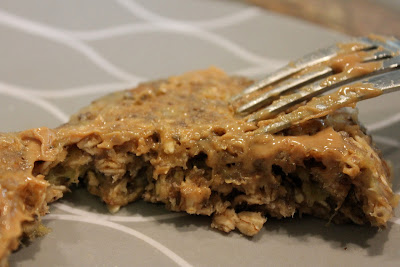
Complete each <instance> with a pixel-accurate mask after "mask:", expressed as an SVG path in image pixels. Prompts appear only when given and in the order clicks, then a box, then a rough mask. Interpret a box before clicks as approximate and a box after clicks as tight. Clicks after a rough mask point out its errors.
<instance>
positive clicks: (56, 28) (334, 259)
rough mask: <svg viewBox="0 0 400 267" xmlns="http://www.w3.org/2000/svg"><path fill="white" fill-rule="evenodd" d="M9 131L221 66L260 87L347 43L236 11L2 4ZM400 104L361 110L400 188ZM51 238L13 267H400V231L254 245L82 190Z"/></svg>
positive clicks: (234, 7) (69, 200) (276, 238)
mask: <svg viewBox="0 0 400 267" xmlns="http://www.w3.org/2000/svg"><path fill="white" fill-rule="evenodd" d="M0 36H1V42H0V58H1V60H0V94H1V98H0V118H1V122H2V123H1V126H0V130H1V131H17V130H22V129H26V128H30V127H39V126H48V127H54V126H56V125H58V124H60V123H62V122H64V121H66V120H67V118H68V116H69V115H70V114H72V113H73V112H76V111H77V110H78V108H80V107H82V106H84V105H87V104H89V103H90V101H91V100H93V99H95V98H97V97H99V96H101V95H103V94H106V93H107V92H111V91H115V90H121V89H124V88H128V87H131V86H133V85H135V84H137V82H139V81H142V80H150V79H156V78H160V77H165V76H169V75H172V74H179V73H182V72H185V71H188V70H193V69H199V68H206V67H208V66H210V65H216V66H218V67H220V68H222V69H224V70H226V71H227V72H229V73H231V74H243V75H248V76H252V77H261V76H262V74H264V73H267V72H268V71H271V70H272V69H275V68H276V67H279V66H281V65H283V64H285V63H286V62H287V61H289V60H291V59H293V58H295V57H299V56H301V55H303V54H304V53H306V52H309V51H312V50H314V49H316V48H318V47H323V46H325V45H328V44H331V43H333V42H336V41H339V40H342V39H343V38H344V36H342V35H340V34H338V33H334V32H329V31H327V30H325V29H321V28H318V27H315V26H313V25H310V24H306V23H304V22H301V21H298V20H294V19H290V18H287V17H282V16H278V15H275V14H272V13H268V12H266V11H263V10H261V9H258V8H255V7H250V6H247V5H245V4H242V3H241V2H239V1H204V0H169V1H165V0H146V1H145V0H135V1H128V0H116V1H106V0H101V1H100V0H92V1H81V0H69V1H54V0H46V1H45V0H42V1H24V3H22V1H14V0H8V1H6V0H3V1H1V4H0ZM399 102H400V94H399V93H397V94H391V95H387V96H383V97H380V98H377V99H372V100H369V101H366V102H363V103H361V104H360V105H359V108H360V116H361V120H362V121H363V123H364V124H365V125H367V127H368V128H369V129H370V130H371V132H372V133H373V135H374V137H375V140H376V142H377V143H378V145H379V146H380V147H381V149H382V150H383V152H384V154H385V156H386V158H387V159H389V160H391V161H392V162H393V163H395V164H394V170H395V181H394V188H395V190H396V191H399V189H400V183H399V178H400V172H399V165H398V164H396V163H398V162H400V135H399V132H400V105H399V104H398V103H399ZM44 223H45V224H46V225H47V226H49V227H50V228H51V229H52V232H51V233H49V234H48V235H46V236H45V237H43V238H39V239H38V240H35V241H34V242H33V243H32V244H29V245H28V246H26V247H23V248H21V249H20V250H19V251H18V252H16V253H14V254H13V255H12V256H11V258H10V261H11V266H135V265H136V266H146V265H163V266H176V265H186V266H188V265H195V266H210V265H219V266H232V265H270V266H275V265H282V266H292V265H293V266H294V265H296V266H333V265H336V266H337V265H341V266H354V265H359V266H376V265H377V264H379V265H381V266H382V265H393V266H395V265H397V266H398V265H399V263H400V249H399V247H400V235H399V231H400V225H399V223H400V221H399V220H398V219H396V218H395V219H393V220H392V222H390V223H389V225H388V228H387V229H386V230H384V231H377V230H375V229H371V228H368V227H359V226H354V225H339V226H338V225H331V226H329V227H327V226H325V222H324V221H320V220H317V219H313V218H304V219H301V220H299V219H287V220H281V221H278V220H269V221H268V222H267V223H266V225H265V227H264V228H263V229H262V231H261V232H260V233H259V235H257V236H256V237H254V238H246V237H244V236H241V235H240V234H238V233H231V234H221V233H220V232H217V231H214V230H212V229H211V228H210V227H209V224H210V219H209V218H207V217H202V216H189V215H184V214H178V213H170V212H167V211H165V210H164V208H163V207H162V206H158V205H152V204H147V203H143V202H137V203H133V204H131V205H129V206H127V207H125V208H123V209H122V210H121V211H120V212H119V213H118V214H116V215H114V216H111V215H110V214H109V213H108V212H107V210H106V209H105V207H104V206H103V204H101V203H100V201H98V199H97V198H95V197H93V196H90V195H88V194H87V193H86V192H85V191H84V190H82V189H79V190H76V191H75V192H74V193H72V194H69V195H67V196H66V197H65V198H64V199H63V200H62V201H60V202H59V203H56V204H54V205H52V207H51V214H50V215H48V216H46V217H44ZM396 263H397V264H396Z"/></svg>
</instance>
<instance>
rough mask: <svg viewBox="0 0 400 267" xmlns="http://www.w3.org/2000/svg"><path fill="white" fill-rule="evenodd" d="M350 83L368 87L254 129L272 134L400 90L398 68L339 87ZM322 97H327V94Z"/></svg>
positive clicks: (399, 70) (345, 86) (399, 71)
mask: <svg viewBox="0 0 400 267" xmlns="http://www.w3.org/2000/svg"><path fill="white" fill-rule="evenodd" d="M352 85H353V86H354V87H355V88H357V87H358V88H362V87H364V86H367V88H368V89H367V90H365V89H364V90H360V91H358V92H357V91H353V92H351V93H347V92H344V93H343V94H341V95H340V99H339V100H338V101H325V102H324V105H318V104H317V105H313V108H307V109H305V111H303V112H296V111H294V112H292V113H288V114H284V115H283V116H281V117H279V118H275V119H272V120H270V121H269V122H267V123H266V125H264V126H263V127H261V128H259V129H258V130H256V132H257V133H271V134H273V133H276V132H279V131H282V130H284V129H286V128H289V127H290V126H292V125H295V124H298V123H300V122H304V121H305V120H306V119H315V118H319V117H322V116H325V115H326V113H327V112H329V111H332V110H337V109H339V108H342V107H346V106H350V105H352V104H354V103H355V102H357V101H360V100H364V99H368V98H373V97H376V96H378V95H380V94H381V93H389V92H393V91H400V69H396V70H393V71H391V72H389V73H380V74H377V75H374V76H372V77H369V78H367V79H363V80H361V82H354V83H352V84H348V85H344V86H342V87H341V88H340V89H344V90H345V89H346V88H350V86H352ZM371 88H372V89H371ZM340 89H339V90H340ZM378 90H380V91H381V92H379V91H378ZM322 97H326V98H328V97H329V95H327V96H322ZM315 110H317V111H315Z"/></svg>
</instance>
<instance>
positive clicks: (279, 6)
mask: <svg viewBox="0 0 400 267" xmlns="http://www.w3.org/2000/svg"><path fill="white" fill-rule="evenodd" d="M246 1H247V2H249V3H252V4H256V5H259V6H262V7H264V8H267V9H269V10H272V11H275V12H279V13H282V14H286V15H290V16H294V17H298V18H301V19H305V20H308V21H311V22H313V23H317V24H320V25H322V26H325V27H328V28H331V29H334V30H337V31H340V32H343V33H346V34H349V35H355V36H359V35H366V34H369V33H376V34H385V35H394V36H400V16H399V15H400V1H399V0H246Z"/></svg>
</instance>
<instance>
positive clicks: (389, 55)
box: [231, 35, 400, 133]
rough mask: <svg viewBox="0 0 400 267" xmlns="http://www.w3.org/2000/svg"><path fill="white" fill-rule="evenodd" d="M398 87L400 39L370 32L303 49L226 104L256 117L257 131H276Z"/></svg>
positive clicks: (251, 120) (252, 118)
mask: <svg viewBox="0 0 400 267" xmlns="http://www.w3.org/2000/svg"><path fill="white" fill-rule="evenodd" d="M333 89H338V90H337V91H336V92H335V93H332V94H330V95H323V96H320V95H322V94H324V93H326V92H328V91H330V90H333ZM399 90H400V41H399V40H397V39H396V38H393V37H382V36H375V35H371V36H368V37H360V38H355V39H351V40H348V41H346V42H342V43H340V44H335V45H332V46H329V47H326V48H323V49H320V50H317V51H315V52H313V53H311V54H308V55H305V56H303V57H302V58H300V59H297V60H295V61H293V62H291V63H289V64H288V65H286V66H285V67H283V68H281V69H278V70H276V71H274V72H273V73H271V74H269V75H267V76H266V77H265V78H264V79H262V80H260V81H258V82H256V83H254V84H252V85H251V86H249V87H248V88H246V89H245V90H243V91H242V92H241V93H239V94H237V95H235V96H234V97H233V98H232V99H231V104H232V105H233V107H234V110H235V112H236V114H238V115H243V116H245V119H246V120H247V121H249V122H256V123H258V126H260V127H259V128H258V130H256V132H258V133H276V132H279V131H282V130H284V129H287V128H289V127H290V126H292V125H296V124H299V123H302V122H304V121H307V120H309V119H312V118H318V117H322V116H325V115H327V114H328V113H329V112H330V111H333V110H336V109H339V108H342V107H345V106H352V105H354V104H355V103H356V102H358V101H360V100H364V99H368V98H372V97H376V96H378V95H381V94H383V93H389V92H394V91H399ZM303 102H304V104H301V103H303Z"/></svg>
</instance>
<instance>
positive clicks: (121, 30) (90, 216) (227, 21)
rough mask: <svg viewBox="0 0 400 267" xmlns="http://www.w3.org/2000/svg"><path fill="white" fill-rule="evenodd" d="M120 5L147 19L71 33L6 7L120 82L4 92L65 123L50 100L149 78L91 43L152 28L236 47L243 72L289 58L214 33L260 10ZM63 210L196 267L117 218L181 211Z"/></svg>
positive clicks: (1, 17) (11, 21) (29, 28)
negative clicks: (195, 11)
mask: <svg viewBox="0 0 400 267" xmlns="http://www.w3.org/2000/svg"><path fill="white" fill-rule="evenodd" d="M115 1H116V3H118V4H119V5H120V6H122V7H124V8H125V9H127V10H129V11H130V12H131V13H132V15H134V16H135V17H138V18H140V19H142V20H144V22H142V23H134V24H126V25H119V26H115V27H109V28H104V29H97V30H91V31H69V30H65V29H59V28H56V27H53V26H50V25H45V24H43V23H39V22H35V21H32V20H28V19H26V18H22V17H19V16H16V15H14V14H11V13H8V12H6V11H3V10H0V24H2V25H5V26H8V27H11V28H14V29H16V30H19V31H22V32H25V33H27V34H30V35H36V36H39V37H41V38H45V39H47V40H49V41H53V42H57V43H59V44H61V45H64V46H68V47H69V48H71V49H73V50H75V51H76V52H78V53H80V54H81V55H82V56H84V57H85V58H87V59H89V60H90V61H91V62H92V63H93V64H94V65H95V66H96V67H98V68H100V69H102V70H103V71H105V72H106V73H108V74H110V75H112V76H113V77H115V78H116V79H117V80H118V82H115V83H109V84H94V85H85V86H81V87H76V88H62V89H60V88H61V86H60V88H58V89H57V88H56V89H55V90H40V89H37V88H25V87H21V86H16V85H11V84H7V83H4V82H0V94H3V95H8V96H11V97H14V98H18V99H20V100H23V101H26V102H28V103H30V104H33V105H37V106H39V107H41V108H42V109H43V110H45V111H47V112H49V113H50V114H53V115H54V116H55V117H56V118H57V119H59V120H60V122H65V121H67V119H68V116H67V114H65V113H63V112H62V111H61V110H60V109H59V108H58V107H56V106H54V105H53V104H52V103H51V102H49V101H48V100H46V99H54V98H66V97H76V96H83V95H89V94H98V93H108V92H113V91H117V90H123V89H127V88H131V87H134V86H135V85H137V83H138V82H140V81H142V80H144V78H143V77H139V76H136V75H133V74H131V73H129V72H127V71H125V70H123V69H121V68H120V67H118V66H116V65H114V64H113V63H111V62H109V61H108V60H106V59H105V57H103V56H102V55H100V54H99V53H98V52H96V51H95V50H94V49H93V48H92V47H91V46H90V45H89V44H88V43H86V41H93V40H100V39H106V38H113V37H117V36H122V35H133V34H139V33H150V32H174V33H177V34H184V35H190V36H192V37H194V38H198V39H201V40H204V41H206V42H209V43H211V44H214V45H216V46H218V47H221V48H223V49H225V50H227V51H230V52H231V53H232V55H233V56H236V57H239V58H241V59H243V60H245V61H247V62H248V63H250V64H251V65H252V66H251V67H249V68H247V69H242V70H237V71H236V72H235V74H241V75H249V76H258V75H263V74H264V73H266V72H268V71H271V69H272V68H276V67H278V66H281V65H283V64H284V63H285V62H283V61H282V60H279V59H271V58H267V57H263V56H261V55H257V54H255V53H253V52H251V51H250V50H248V49H246V48H245V47H242V46H239V45H238V44H236V43H234V42H232V41H230V40H228V39H226V38H224V37H223V36H220V35H218V34H215V33H214V32H211V31H210V30H212V29H217V28H223V27H228V26H234V25H237V24H239V23H241V22H243V21H246V20H248V19H251V18H253V17H255V16H258V15H259V14H260V10H259V9H258V8H248V9H244V10H242V11H240V12H237V13H235V14H230V15H227V16H224V17H220V18H215V19H209V20H203V21H183V20H176V19H172V18H167V17H164V16H161V15H159V14H156V13H154V12H151V11H150V10H148V9H146V8H144V7H143V6H141V5H139V4H138V3H136V2H134V1H130V0H115ZM399 121H400V113H399V114H395V115H393V116H392V117H389V118H387V119H386V120H383V121H380V122H376V123H374V124H371V125H369V126H368V128H369V130H370V131H377V130H379V129H382V128H386V127H388V126H390V125H393V124H394V123H397V122H399ZM375 140H376V141H377V142H378V143H383V144H386V145H389V146H392V147H395V148H399V147H400V141H399V140H395V139H391V138H388V137H384V136H377V137H375ZM54 205H55V206H56V207H57V208H59V209H61V210H63V211H64V212H67V213H71V214H73V215H71V214H50V215H47V216H45V217H44V218H43V219H44V220H52V219H55V220H66V221H77V222H84V223H90V224H96V225H101V226H104V227H109V228H112V229H115V230H117V231H121V232H123V233H125V234H128V235H131V236H133V237H136V238H138V239H140V240H142V241H143V242H146V243H147V244H149V245H151V246H153V247H154V248H156V249H158V250H159V251H161V252H162V253H163V254H164V255H166V256H167V257H169V258H170V259H171V260H173V261H174V262H175V263H177V264H178V265H179V266H191V265H190V264H189V263H188V262H186V261H185V260H184V259H182V258H181V257H180V256H178V255H177V254H175V253H174V252H173V251H171V250H170V249H168V248H167V247H165V246H164V245H162V244H161V243H159V242H157V241H155V240H154V239H152V238H150V237H148V236H146V235H144V234H143V233H140V232H138V231H136V230H134V229H131V228H129V227H126V226H124V225H121V224H119V223H116V222H148V221H155V220H165V219H172V218H177V217H181V216H186V215H185V214H181V213H170V214H163V215H155V216H149V217H144V216H141V215H135V216H118V215H103V214H96V213H94V212H89V211H84V210H81V209H79V208H74V207H71V206H69V205H66V204H64V203H56V204H54ZM392 222H394V223H397V224H400V219H393V220H392Z"/></svg>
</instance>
